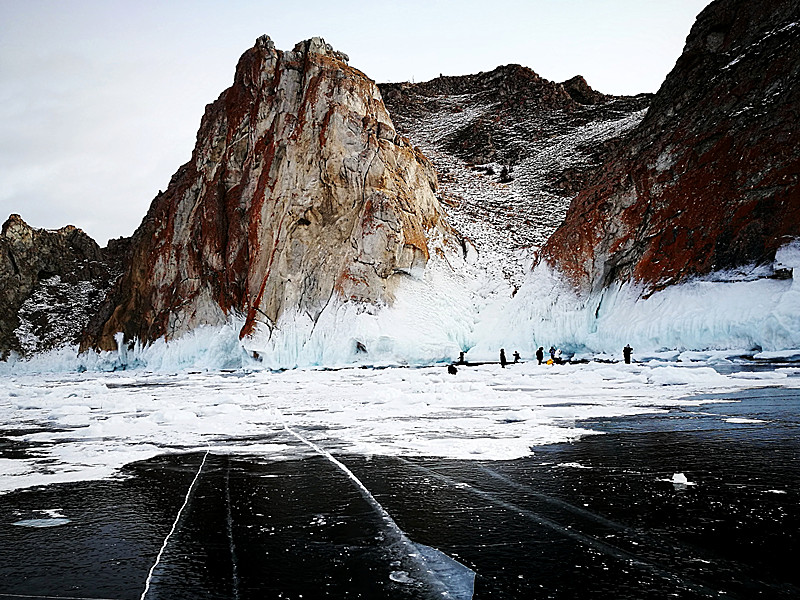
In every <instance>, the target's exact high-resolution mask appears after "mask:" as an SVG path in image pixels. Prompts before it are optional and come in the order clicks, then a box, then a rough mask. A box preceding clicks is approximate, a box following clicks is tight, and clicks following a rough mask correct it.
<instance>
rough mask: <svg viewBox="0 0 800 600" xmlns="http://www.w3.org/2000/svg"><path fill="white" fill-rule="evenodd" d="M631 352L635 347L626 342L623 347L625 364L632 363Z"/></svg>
mask: <svg viewBox="0 0 800 600" xmlns="http://www.w3.org/2000/svg"><path fill="white" fill-rule="evenodd" d="M631 352H633V348H631V345H630V344H625V347H624V348H623V349H622V356H624V357H625V364H626V365H629V364H631Z"/></svg>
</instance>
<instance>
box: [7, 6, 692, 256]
mask: <svg viewBox="0 0 800 600" xmlns="http://www.w3.org/2000/svg"><path fill="white" fill-rule="evenodd" d="M707 4H708V0H527V1H525V0H519V1H514V0H493V1H488V2H487V1H480V2H478V1H472V0H460V1H455V0H453V1H451V0H411V1H408V2H403V1H396V2H383V1H373V2H364V1H350V0H335V1H334V0H324V1H323V0H301V1H298V2H290V1H289V0H280V1H278V2H271V1H262V2H256V1H239V2H237V1H227V2H222V1H218V2H212V1H191V2H189V1H181V2H178V1H176V2H169V1H166V0H158V1H150V0H135V1H133V0H132V1H112V0H96V1H88V0H51V1H43V0H0V222H2V221H4V220H5V219H6V217H7V216H8V215H9V214H11V213H19V214H21V215H22V217H23V218H24V219H25V220H26V221H27V222H28V223H29V224H31V225H33V226H35V227H44V228H48V229H55V228H58V227H62V226H64V225H66V224H73V225H76V226H78V227H81V228H82V229H83V230H85V231H86V232H87V233H88V234H89V235H91V236H92V237H94V238H95V239H96V240H97V241H98V243H100V244H101V245H105V243H106V241H107V240H108V239H109V238H112V237H119V236H123V235H130V234H131V233H133V230H134V229H135V228H136V227H137V226H138V224H139V222H140V221H141V219H142V217H143V216H144V214H145V213H146V211H147V208H148V206H149V205H150V201H151V200H152V199H153V197H154V196H155V195H156V193H158V190H159V189H165V188H166V187H167V184H168V183H169V179H170V177H171V175H172V173H174V172H175V171H176V170H177V168H178V167H179V166H180V165H181V164H183V163H185V162H186V161H187V160H188V159H189V158H190V155H191V152H192V148H193V146H194V140H195V135H196V133H197V129H198V126H199V124H200V117H201V116H202V114H203V110H204V108H205V105H206V104H208V103H210V102H212V101H213V100H214V99H216V98H217V96H219V94H220V92H222V91H223V90H224V89H225V88H226V87H228V86H229V85H230V84H231V82H232V80H233V72H234V68H235V66H236V61H237V59H238V57H239V56H240V55H241V54H242V52H244V51H245V50H246V49H247V48H249V47H251V46H252V45H253V43H254V41H255V39H256V38H257V37H258V36H259V35H261V34H263V33H266V34H269V35H270V36H271V37H272V39H273V40H275V42H276V45H277V47H278V48H281V49H291V48H292V47H293V46H294V44H295V43H296V42H298V41H300V40H303V39H307V38H309V37H313V36H315V35H321V36H323V37H324V38H325V39H326V40H327V41H328V42H329V43H331V44H332V45H333V46H334V48H336V49H338V50H342V51H343V52H346V53H347V54H349V56H350V64H351V65H352V66H354V67H357V68H359V69H361V70H362V71H364V72H365V73H366V74H367V75H368V76H370V77H371V78H373V79H375V80H376V81H379V82H383V81H411V80H413V81H425V80H428V79H431V78H433V77H436V76H438V75H439V74H440V73H443V74H445V75H462V74H467V73H477V72H478V71H488V70H491V69H493V68H494V67H496V66H498V65H501V64H508V63H520V64H523V65H525V66H528V67H530V68H532V69H533V70H534V71H536V72H537V73H539V74H540V75H541V76H543V77H545V78H547V79H551V80H554V81H564V80H566V79H568V78H570V77H572V76H573V75H577V74H581V75H583V76H584V77H586V79H587V81H588V82H589V84H590V85H591V86H592V87H593V88H595V89H597V90H599V91H601V92H605V93H611V94H635V93H639V92H655V91H656V90H657V89H658V87H659V86H660V84H661V82H662V81H663V80H664V77H665V76H666V74H667V73H668V72H669V71H670V70H671V69H672V67H673V66H674V64H675V61H676V60H677V58H678V56H680V53H681V50H682V48H683V44H684V41H685V39H686V36H687V34H688V33H689V29H690V28H691V26H692V24H693V23H694V20H695V17H696V16H697V14H698V13H699V12H700V11H701V10H702V9H703V8H704V7H705V6H706V5H707Z"/></svg>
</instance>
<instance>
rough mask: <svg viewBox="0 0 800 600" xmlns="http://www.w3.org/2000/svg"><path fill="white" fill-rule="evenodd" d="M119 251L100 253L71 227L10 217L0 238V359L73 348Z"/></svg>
mask: <svg viewBox="0 0 800 600" xmlns="http://www.w3.org/2000/svg"><path fill="white" fill-rule="evenodd" d="M124 248H125V240H116V241H112V242H111V243H109V246H108V248H106V249H101V248H100V247H99V246H98V245H97V243H95V241H94V240H93V239H92V238H90V237H89V236H88V235H86V234H85V233H84V232H83V231H81V230H80V229H78V228H77V227H73V226H72V225H68V226H66V227H63V228H61V229H58V230H55V231H49V230H45V229H36V228H33V227H31V226H30V225H28V224H27V223H26V222H25V221H23V220H22V218H21V217H20V216H19V215H11V216H10V217H9V218H8V220H7V221H6V222H5V223H4V224H3V228H2V232H0V355H1V356H5V355H6V354H7V353H8V351H10V350H13V351H15V352H18V353H21V354H30V353H32V352H37V351H41V350H47V349H49V348H52V347H55V346H58V345H61V344H66V343H72V344H75V343H77V342H78V340H79V338H80V334H81V331H82V329H83V327H84V326H85V325H86V323H87V322H88V320H89V318H90V316H91V315H92V314H93V312H94V310H95V309H96V308H97V307H98V306H99V304H100V302H101V300H102V299H103V297H104V296H105V293H106V290H107V289H108V288H109V287H110V285H111V283H113V280H114V279H115V277H117V276H118V275H119V264H120V263H121V253H123V252H124Z"/></svg>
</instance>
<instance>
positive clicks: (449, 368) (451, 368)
mask: <svg viewBox="0 0 800 600" xmlns="http://www.w3.org/2000/svg"><path fill="white" fill-rule="evenodd" d="M447 372H448V373H450V375H455V374H456V373H458V369H456V366H455V365H447Z"/></svg>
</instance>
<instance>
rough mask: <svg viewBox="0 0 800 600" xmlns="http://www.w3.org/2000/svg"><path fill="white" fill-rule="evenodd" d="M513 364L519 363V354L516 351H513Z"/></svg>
mask: <svg viewBox="0 0 800 600" xmlns="http://www.w3.org/2000/svg"><path fill="white" fill-rule="evenodd" d="M514 362H515V363H518V362H519V352H517V351H516V350H514Z"/></svg>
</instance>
